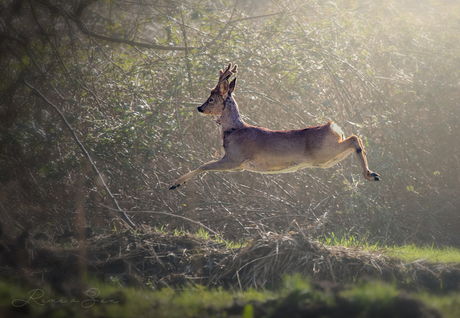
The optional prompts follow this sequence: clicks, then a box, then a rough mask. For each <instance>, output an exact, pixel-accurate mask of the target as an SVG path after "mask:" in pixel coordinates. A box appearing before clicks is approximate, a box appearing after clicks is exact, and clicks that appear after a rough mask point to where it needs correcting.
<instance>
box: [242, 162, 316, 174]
mask: <svg viewBox="0 0 460 318" xmlns="http://www.w3.org/2000/svg"><path fill="white" fill-rule="evenodd" d="M315 167H318V166H316V165H313V164H310V163H308V162H288V163H274V162H257V161H247V162H244V163H243V164H242V165H241V168H242V169H243V170H246V171H253V172H259V173H264V174H272V173H287V172H293V171H297V170H299V169H303V168H315Z"/></svg>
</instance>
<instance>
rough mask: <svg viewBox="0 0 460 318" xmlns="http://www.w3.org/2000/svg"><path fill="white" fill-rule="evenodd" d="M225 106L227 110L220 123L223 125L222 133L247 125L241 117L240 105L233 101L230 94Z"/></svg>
mask: <svg viewBox="0 0 460 318" xmlns="http://www.w3.org/2000/svg"><path fill="white" fill-rule="evenodd" d="M224 105H225V108H224V110H223V112H222V116H221V118H220V123H221V125H222V132H225V131H227V130H231V129H237V128H241V127H243V126H244V125H245V123H244V121H243V120H242V119H241V117H240V113H239V111H238V105H237V104H236V101H235V100H234V99H233V97H232V96H231V95H230V94H229V96H228V97H227V98H226V99H225V102H224Z"/></svg>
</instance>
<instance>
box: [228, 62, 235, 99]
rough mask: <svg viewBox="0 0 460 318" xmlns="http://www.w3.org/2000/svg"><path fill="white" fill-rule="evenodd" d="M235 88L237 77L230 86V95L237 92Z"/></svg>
mask: <svg viewBox="0 0 460 318" xmlns="http://www.w3.org/2000/svg"><path fill="white" fill-rule="evenodd" d="M235 66H236V65H235ZM235 86H236V77H235V78H234V79H233V80H232V81H231V82H230V84H229V87H228V91H229V92H230V94H231V93H233V91H234V90H235Z"/></svg>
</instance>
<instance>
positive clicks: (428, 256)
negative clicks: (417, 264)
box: [385, 244, 460, 263]
mask: <svg viewBox="0 0 460 318" xmlns="http://www.w3.org/2000/svg"><path fill="white" fill-rule="evenodd" d="M385 253H386V254H387V255H389V256H391V257H395V258H399V259H402V260H404V261H406V262H414V261H418V260H420V261H428V262H435V263H460V250H458V249H457V248H453V247H442V248H435V247H433V246H416V245H415V244H411V245H404V246H393V247H391V248H387V250H386V252H385Z"/></svg>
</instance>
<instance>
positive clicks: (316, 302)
mask: <svg viewBox="0 0 460 318" xmlns="http://www.w3.org/2000/svg"><path fill="white" fill-rule="evenodd" d="M89 285H90V286H91V289H90V288H89V287H88V289H86V291H85V294H84V295H81V296H78V295H74V296H69V295H65V294H59V293H57V292H56V291H53V290H52V289H51V288H50V287H49V286H47V285H44V284H42V285H41V286H40V291H41V292H39V293H38V294H37V293H36V292H35V296H33V295H34V294H33V293H34V292H33V291H34V290H35V289H37V287H30V286H27V285H24V284H21V283H17V282H6V281H1V280H0V314H4V315H5V316H14V315H21V314H26V316H28V317H39V316H46V317H51V318H53V317H69V316H72V317H139V318H141V317H160V318H161V317H171V318H174V317H183V318H187V317H227V316H232V317H244V318H252V317H263V316H270V315H272V314H274V313H278V314H280V313H281V314H283V313H285V314H286V315H287V316H289V315H291V314H294V313H297V314H300V315H306V314H308V313H309V311H308V310H311V311H312V312H310V313H312V314H315V311H318V310H324V311H323V314H324V313H326V312H328V313H330V314H332V313H340V312H341V311H342V310H345V311H348V312H353V313H354V314H353V316H356V317H358V316H359V317H402V316H401V314H399V310H400V308H399V307H398V304H399V305H400V299H401V295H405V296H404V297H403V300H407V299H410V301H412V302H413V301H414V300H416V301H422V302H423V303H424V304H425V305H424V306H422V307H420V308H422V310H424V311H430V310H432V308H436V309H437V310H439V311H441V312H442V313H443V314H444V315H445V316H446V317H460V302H458V300H457V299H458V294H452V295H448V296H443V297H441V296H436V295H430V294H413V295H407V294H405V293H403V292H401V291H399V290H397V289H396V287H395V286H393V285H388V284H385V283H381V282H372V283H369V282H361V283H358V284H357V285H356V286H354V287H353V288H344V289H343V290H341V291H338V292H332V291H330V290H328V289H323V288H318V287H316V286H315V285H312V284H310V283H309V281H308V280H307V279H304V278H301V277H300V276H299V275H296V276H289V277H286V278H285V279H284V284H283V287H281V288H279V289H277V290H273V291H267V290H262V291H257V290H254V289H250V290H247V291H244V292H241V291H232V290H224V289H223V288H207V287H203V286H199V285H198V286H195V285H190V286H188V287H186V288H184V289H181V290H174V289H172V288H169V287H165V288H162V289H160V290H152V289H148V288H146V289H142V290H139V289H133V288H123V287H120V286H114V285H108V284H102V283H97V282H93V283H90V284H89ZM39 296H40V297H39ZM31 297H32V298H31ZM398 301H399V303H398ZM25 302H27V304H26V305H25V306H23V307H18V305H21V304H24V303H25ZM13 304H14V305H13ZM286 311H287V312H286ZM395 313H396V315H395ZM316 314H318V312H316Z"/></svg>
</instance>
